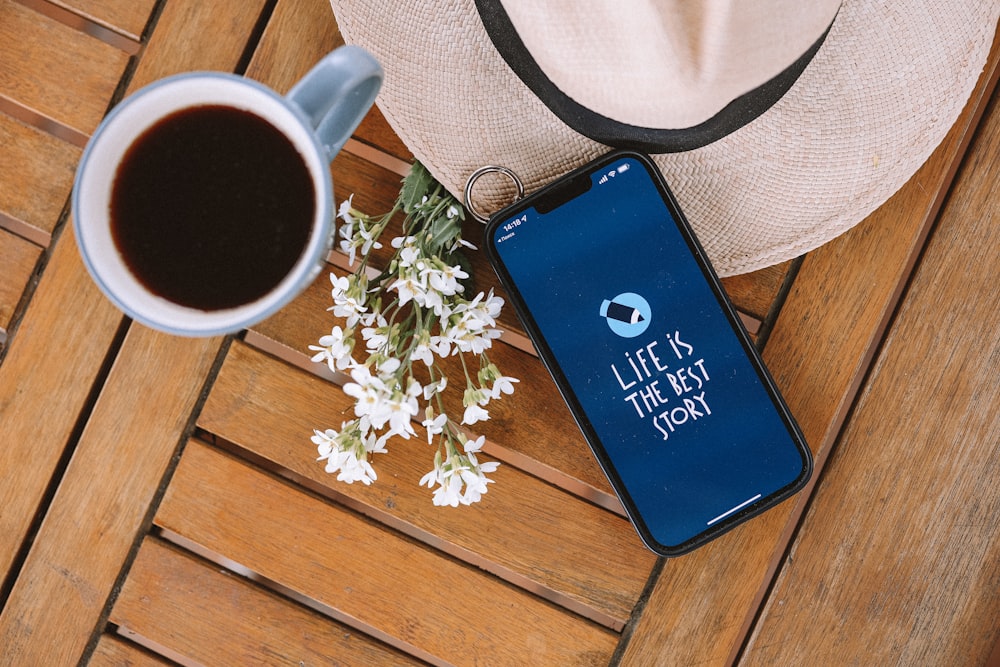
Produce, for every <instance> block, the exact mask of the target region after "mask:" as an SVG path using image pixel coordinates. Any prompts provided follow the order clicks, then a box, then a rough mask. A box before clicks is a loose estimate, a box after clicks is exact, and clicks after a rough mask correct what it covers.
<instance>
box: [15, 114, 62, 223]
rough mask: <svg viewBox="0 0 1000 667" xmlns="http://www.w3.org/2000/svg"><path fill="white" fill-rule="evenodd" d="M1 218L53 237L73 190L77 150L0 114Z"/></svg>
mask: <svg viewBox="0 0 1000 667" xmlns="http://www.w3.org/2000/svg"><path fill="white" fill-rule="evenodd" d="M0 146H3V151H4V159H3V160H0V183H3V188H2V189H0V215H3V216H6V217H10V218H13V219H15V220H18V221H20V222H23V223H25V224H26V225H30V226H31V227H33V228H34V229H36V230H38V236H39V238H44V239H45V240H47V239H48V237H49V236H50V235H51V234H52V230H53V229H54V228H55V226H56V223H57V222H58V221H59V215H60V214H61V213H62V210H63V207H64V206H65V205H66V201H67V200H68V198H69V193H70V189H71V188H72V187H73V174H74V172H75V170H76V163H77V161H78V160H79V159H80V148H78V147H77V146H73V145H71V144H68V143H66V142H64V141H60V140H59V139H56V138H54V137H52V136H51V135H48V134H46V133H44V132H41V131H39V130H37V129H35V128H33V127H30V126H28V125H25V124H24V123H22V122H20V121H17V120H15V119H13V118H11V117H9V116H5V115H3V114H0Z"/></svg>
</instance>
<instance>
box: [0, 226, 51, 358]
mask: <svg viewBox="0 0 1000 667" xmlns="http://www.w3.org/2000/svg"><path fill="white" fill-rule="evenodd" d="M41 253H42V249H41V248H39V247H38V246H36V245H35V244H33V243H29V242H28V241H25V240H24V239H22V238H20V237H18V236H14V235H13V234H11V233H9V232H6V231H4V230H2V229H0V266H2V267H3V269H2V270H0V331H4V330H6V329H7V327H9V326H10V322H11V318H12V317H13V315H14V309H15V308H16V307H17V304H18V302H19V301H20V300H21V294H22V293H23V292H24V290H25V288H26V287H27V285H28V282H29V281H30V280H31V276H32V275H33V273H34V270H35V265H36V264H37V263H38V257H39V255H41ZM0 348H2V344H0Z"/></svg>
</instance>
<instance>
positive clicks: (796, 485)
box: [485, 150, 813, 557]
mask: <svg viewBox="0 0 1000 667" xmlns="http://www.w3.org/2000/svg"><path fill="white" fill-rule="evenodd" d="M622 158H633V159H635V160H637V161H638V162H639V163H641V164H642V165H643V167H644V168H645V170H646V173H647V174H648V175H649V177H650V179H651V180H652V181H653V183H654V184H655V186H656V189H657V191H658V193H659V194H660V196H661V198H662V199H663V202H664V204H665V206H666V207H667V210H668V211H669V212H670V214H671V217H672V218H673V220H674V221H675V223H676V226H677V229H678V231H679V232H680V234H681V236H682V237H683V238H684V241H685V243H686V244H687V247H688V250H689V251H690V252H691V254H692V256H693V257H694V259H695V262H696V264H697V265H698V267H699V269H700V271H701V273H702V276H703V277H704V279H705V281H706V283H707V284H708V285H709V287H710V288H711V291H712V293H713V294H714V296H715V299H716V302H717V303H718V305H719V308H720V309H721V310H722V312H723V314H724V316H725V319H726V321H727V322H728V324H729V326H730V328H731V329H732V331H733V333H734V335H735V336H736V338H737V339H738V341H739V343H740V346H741V347H742V349H743V351H744V354H746V356H747V358H748V359H749V361H750V364H751V366H752V367H753V369H754V371H755V372H756V374H757V376H758V378H759V379H760V382H761V384H762V386H763V387H764V388H765V391H766V393H767V394H768V396H769V397H770V400H771V403H772V404H773V406H774V409H775V410H776V412H777V413H778V415H779V416H780V418H781V420H782V422H783V423H784V425H785V427H786V428H787V429H788V433H789V436H790V438H791V440H792V442H793V443H794V444H795V446H796V448H797V449H798V451H799V454H800V456H801V458H802V462H803V463H802V469H801V471H800V473H799V475H798V476H797V477H796V478H795V480H793V481H792V482H791V483H789V484H787V485H786V486H784V487H782V488H781V489H778V490H777V491H776V492H774V493H772V494H771V495H769V496H766V497H763V498H761V499H760V500H758V501H756V502H754V503H753V504H752V505H750V506H748V507H747V508H745V509H742V510H739V511H737V512H734V513H733V514H732V515H730V516H728V517H726V518H724V519H722V520H720V521H719V522H718V523H716V524H713V525H711V526H708V527H706V529H705V530H703V531H702V532H700V533H698V534H697V535H695V536H694V537H692V538H690V539H688V540H686V541H684V542H682V543H681V544H677V545H666V544H662V543H660V542H659V541H658V540H656V539H655V538H654V537H653V535H652V532H651V531H650V530H649V527H648V525H647V523H646V521H645V519H644V518H643V517H642V515H641V513H640V512H639V511H638V509H637V506H636V505H635V503H634V501H633V500H632V496H631V494H630V493H629V491H628V489H627V488H626V486H625V484H624V483H623V481H622V479H621V477H620V476H619V475H618V473H617V471H616V470H615V467H614V465H613V464H612V462H611V459H610V456H609V455H608V453H607V452H606V451H605V446H604V444H603V442H602V441H601V439H600V438H599V437H598V435H597V432H596V430H595V429H594V428H593V426H592V425H591V422H590V420H589V418H588V416H587V413H586V411H585V410H584V408H583V405H582V404H581V403H580V401H579V399H578V398H577V396H576V393H575V391H574V390H573V388H572V386H571V385H570V383H569V381H568V380H567V379H566V376H565V374H564V373H563V371H562V369H561V368H560V365H559V362H558V360H557V359H556V357H555V355H554V354H553V352H552V350H551V348H550V347H549V345H548V343H547V342H546V340H545V338H544V337H543V336H542V333H541V330H540V329H539V327H538V325H537V324H536V322H535V319H534V317H533V316H532V315H531V312H530V311H529V310H528V308H527V305H526V303H525V300H524V298H523V297H522V295H521V293H520V291H519V289H518V288H517V285H516V284H515V283H514V281H513V279H512V278H511V276H510V274H509V273H508V271H507V268H506V266H505V265H504V263H503V260H502V259H501V257H500V255H499V253H498V251H497V248H496V243H495V238H496V231H497V227H498V226H499V225H500V224H502V223H505V222H507V221H508V220H509V219H511V218H512V217H517V216H518V215H519V214H520V213H521V212H522V211H525V210H527V209H531V208H535V207H536V204H537V203H538V202H539V201H544V202H548V203H549V206H548V208H549V210H552V209H553V208H556V207H557V206H558V205H556V206H552V205H551V203H552V201H553V198H554V199H555V200H556V201H558V200H559V199H560V198H561V197H562V196H563V195H561V194H560V193H561V192H566V191H567V186H569V188H568V189H569V192H571V193H573V194H572V196H571V197H570V198H572V197H576V196H580V194H582V193H580V192H579V187H578V184H579V180H578V179H581V178H587V179H589V178H590V177H591V175H592V174H594V173H595V172H601V171H603V170H605V169H606V168H607V166H608V165H609V164H611V163H613V162H617V161H619V160H621V159H622ZM587 189H588V190H589V188H587ZM542 215H545V213H542ZM485 248H486V254H487V257H488V258H489V261H490V264H491V265H492V266H493V269H494V271H496V273H497V276H498V278H499V279H500V283H501V285H502V286H503V287H504V289H505V290H506V291H507V293H508V296H509V298H510V300H511V302H512V303H513V305H514V310H515V312H516V313H517V316H518V318H519V319H520V320H521V323H522V324H523V325H524V328H525V331H526V332H527V334H528V337H529V338H530V339H531V341H532V343H533V344H534V346H535V349H536V351H537V353H538V356H539V358H540V359H541V360H542V363H543V364H544V365H545V367H546V369H547V370H548V371H549V374H550V375H551V376H552V378H553V380H554V381H555V384H556V387H557V388H558V389H559V393H560V394H561V396H562V398H563V400H564V401H565V402H566V404H567V406H568V407H569V409H570V413H571V414H572V415H573V419H574V420H575V421H576V423H577V426H578V427H579V428H580V431H581V432H582V434H583V436H584V440H585V441H586V442H587V445H588V447H589V448H590V450H591V451H592V452H593V453H594V456H595V458H596V459H597V461H598V463H599V464H600V466H601V469H602V470H603V471H604V473H605V475H606V476H607V477H608V480H609V481H610V483H611V486H612V488H614V490H615V493H616V494H617V495H618V498H619V500H620V501H621V503H622V506H623V507H624V509H625V512H626V514H627V515H628V517H629V519H630V520H631V521H632V524H633V526H635V529H636V531H637V532H638V534H639V536H640V537H641V538H642V540H643V542H644V543H645V544H646V546H647V547H648V548H649V549H650V550H652V551H653V552H655V553H657V554H659V555H661V556H669V557H673V556H680V555H682V554H685V553H688V552H690V551H691V550H693V549H695V548H697V547H699V546H701V545H703V544H705V543H706V542H708V541H710V540H713V539H715V538H717V537H719V536H720V535H722V534H724V533H726V532H728V531H730V530H732V529H733V528H735V527H736V526H738V525H740V524H742V523H744V522H746V521H748V520H749V519H751V518H753V517H755V516H757V515H759V514H761V513H763V512H765V511H767V510H768V509H770V508H772V507H774V506H775V505H777V504H779V503H780V502H782V501H783V500H786V499H787V498H788V497H790V496H792V495H794V494H795V493H796V492H797V491H799V490H801V489H802V487H803V486H805V484H806V483H807V482H808V480H809V478H810V476H811V474H812V465H813V461H812V454H811V452H810V450H809V447H808V445H807V444H806V441H805V438H804V436H803V435H802V432H801V429H800V428H799V426H798V424H797V423H796V421H795V419H794V417H793V416H792V414H791V411H790V410H789V409H788V406H787V404H786V403H785V401H784V399H783V398H782V396H781V393H780V392H779V391H778V388H777V385H776V384H775V382H774V379H773V378H772V376H771V374H770V372H769V371H768V370H767V367H766V366H765V365H764V362H763V359H762V358H761V356H760V353H759V352H758V351H757V348H756V347H755V346H754V344H753V341H752V340H751V339H750V336H749V334H748V333H747V331H746V328H745V327H744V326H743V323H742V322H741V320H740V319H739V315H738V314H737V313H736V309H735V308H734V307H733V304H732V302H731V301H730V299H729V296H728V295H727V294H726V292H725V289H724V288H723V286H722V282H721V281H720V280H719V277H718V275H717V274H716V273H715V270H714V269H713V268H712V266H711V263H710V262H709V260H708V256H707V255H706V254H705V251H704V249H703V248H702V246H701V244H700V242H699V241H698V239H697V237H696V235H695V233H694V230H693V229H692V228H691V226H690V224H689V223H688V222H687V219H686V218H685V217H684V214H683V212H682V211H681V209H680V205H679V204H678V203H677V200H676V199H675V198H674V195H673V193H672V192H671V191H670V188H669V187H668V185H667V183H666V181H665V179H664V178H663V175H662V174H661V173H660V170H659V168H658V167H657V166H656V164H655V163H654V162H653V161H652V160H651V159H650V158H649V157H648V156H646V155H644V154H642V153H638V152H636V151H630V150H616V151H612V152H610V153H607V154H605V155H603V156H601V157H599V158H597V159H596V160H594V161H592V162H590V163H588V164H586V165H584V166H582V167H580V168H578V169H575V170H573V171H571V172H570V173H568V174H566V175H565V176H563V177H561V178H559V179H557V180H556V181H554V182H553V183H551V184H549V185H547V186H546V187H544V188H542V189H540V190H538V191H537V192H535V193H533V194H531V195H529V196H527V197H525V198H523V199H520V200H518V201H517V202H515V203H513V204H511V205H510V206H507V207H505V208H504V209H502V210H500V211H497V212H496V213H494V214H493V215H492V216H490V220H489V222H488V223H487V225H486V230H485Z"/></svg>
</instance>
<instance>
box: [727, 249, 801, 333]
mask: <svg viewBox="0 0 1000 667" xmlns="http://www.w3.org/2000/svg"><path fill="white" fill-rule="evenodd" d="M793 264H794V260H789V261H787V262H783V263H781V264H776V265H774V266H769V267H767V268H764V269H760V270H759V271H754V272H753V273H744V274H742V275H738V276H727V277H725V278H722V286H723V287H724V288H725V290H726V293H727V294H728V295H729V298H730V300H732V302H733V304H734V305H735V306H736V307H737V308H738V309H739V310H740V311H742V312H744V313H747V314H748V315H751V316H752V317H754V318H755V319H757V320H764V319H765V318H766V317H767V316H768V314H769V313H770V312H771V308H772V307H773V306H774V302H775V299H776V298H777V297H778V295H779V293H780V292H781V288H782V286H783V285H784V282H785V278H786V277H787V276H788V272H789V271H790V270H791V268H792V265H793Z"/></svg>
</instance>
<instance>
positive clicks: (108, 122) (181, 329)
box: [71, 71, 334, 336]
mask: <svg viewBox="0 0 1000 667" xmlns="http://www.w3.org/2000/svg"><path fill="white" fill-rule="evenodd" d="M192 82H195V83H198V82H205V83H213V84H221V85H220V86H219V89H218V90H213V91H211V92H210V93H199V94H198V99H196V100H195V99H184V100H181V101H180V102H178V103H176V104H173V103H171V104H169V105H167V108H165V109H163V110H162V111H157V113H155V114H152V115H151V116H150V119H149V120H145V119H144V120H143V121H142V122H140V123H136V124H135V127H132V128H130V129H129V132H128V138H127V140H126V141H124V142H120V145H113V146H108V145H106V142H107V141H110V139H109V138H108V136H109V133H110V132H111V130H110V129H109V128H112V127H114V126H115V125H116V124H117V123H118V122H119V121H118V119H119V118H120V117H122V116H123V115H124V114H128V113H137V112H136V109H137V108H139V107H138V106H137V105H141V104H142V103H143V102H148V101H149V100H150V99H151V97H150V96H154V95H161V96H162V95H165V94H167V93H169V92H170V89H172V88H181V87H187V86H189V85H190V84H191V83H192ZM233 86H236V87H241V88H243V89H245V90H249V91H251V92H250V96H251V97H252V96H254V95H263V96H264V98H266V99H267V100H269V101H270V102H272V103H276V104H277V107H280V108H281V109H282V110H283V113H286V114H288V116H289V117H290V118H285V119H283V120H284V121H288V122H282V123H278V122H276V118H277V117H278V116H279V115H281V113H282V112H278V113H275V112H274V109H275V106H274V105H273V104H272V105H270V106H269V107H268V109H265V110H262V109H261V106H260V105H258V104H256V103H255V102H254V103H252V104H251V103H249V102H248V103H246V104H241V102H243V101H244V100H242V99H241V100H239V101H234V100H232V99H229V98H227V97H226V95H225V94H224V91H226V90H228V91H230V92H232V91H234V90H235V88H233ZM204 105H213V106H214V105H222V106H229V107H232V108H236V109H241V110H244V111H248V112H250V113H254V114H255V115H257V116H259V117H261V118H263V119H264V120H266V121H267V122H269V123H271V124H272V125H275V126H276V127H277V128H278V129H279V131H280V132H282V134H284V135H285V136H286V137H287V138H288V139H289V141H291V142H292V144H293V145H294V146H295V148H296V150H297V151H298V152H299V153H300V155H301V156H302V158H303V160H304V162H305V163H306V166H307V168H308V171H309V173H310V174H311V175H312V176H313V185H314V189H315V191H316V200H315V203H316V211H315V214H314V217H313V221H312V226H311V230H310V236H309V240H308V242H307V244H306V247H305V248H304V249H303V251H302V254H301V256H300V257H299V259H298V260H297V261H296V262H295V264H294V265H293V266H292V268H291V270H290V271H289V272H288V273H287V274H286V275H285V276H284V278H282V280H281V281H280V282H279V283H278V284H277V285H275V286H274V287H273V288H272V289H270V290H268V292H267V293H266V294H264V295H263V296H261V297H260V298H258V299H255V300H254V301H250V302H248V303H244V304H241V305H239V306H235V307H230V308H223V309H219V310H201V309H197V308H191V307H188V306H183V305H180V304H177V303H175V302H172V301H170V300H168V299H165V298H163V297H161V296H159V295H157V294H155V293H153V292H151V291H150V290H149V289H148V288H146V287H145V286H144V285H142V283H141V282H140V281H139V280H138V279H137V278H136V277H135V276H134V274H132V272H131V271H130V270H129V269H128V268H127V266H126V265H125V264H124V261H123V260H122V259H121V254H120V252H119V250H118V248H117V247H116V246H115V244H114V243H113V242H112V243H111V251H112V252H114V253H115V255H116V256H115V257H113V258H110V259H108V258H103V260H102V261H98V259H97V258H95V257H94V253H95V250H94V248H92V247H91V242H92V240H93V235H94V234H99V235H103V234H105V233H107V234H108V235H110V231H109V230H110V214H105V215H104V217H103V218H102V220H103V224H101V225H98V228H97V229H96V230H94V229H93V227H94V225H93V224H92V223H88V222H87V221H86V220H85V219H84V218H85V217H86V215H87V214H86V213H84V211H86V210H87V203H88V201H86V199H87V198H91V199H93V198H97V203H98V204H99V203H100V202H101V200H102V199H104V200H109V197H110V195H108V194H107V189H108V188H110V187H111V186H113V183H114V180H115V174H117V171H118V166H119V165H120V161H121V158H122V157H123V156H124V155H125V153H126V152H127V151H128V148H129V147H130V146H132V145H133V143H134V142H135V140H136V139H137V138H138V137H139V136H141V135H142V134H144V133H145V132H146V131H148V130H149V128H151V127H153V126H154V125H155V124H156V123H157V122H159V121H160V120H161V119H163V118H164V117H166V116H168V115H170V114H173V113H175V112H177V111H180V110H182V109H186V108H196V107H198V106H204ZM291 119H294V121H295V122H296V123H297V124H298V125H299V126H301V129H302V130H303V131H302V133H301V134H299V133H297V134H296V136H289V132H288V131H287V128H288V127H289V126H290V125H292V123H291V122H290V120H291ZM100 151H105V152H106V153H108V154H110V155H111V156H112V157H114V162H113V164H112V165H110V166H111V167H113V169H111V171H112V172H113V173H111V174H110V175H107V174H104V177H105V178H106V179H107V180H108V181H109V185H108V187H107V188H103V190H104V192H103V193H100V192H99V193H94V192H89V191H88V190H87V186H88V184H89V183H90V181H92V180H93V179H99V178H100V177H101V174H96V175H95V174H93V173H92V172H91V170H90V169H88V165H90V164H91V162H92V161H93V160H94V159H95V158H94V156H95V155H96V154H97V153H98V152H100ZM102 183H103V180H98V182H97V184H96V186H97V187H101V185H102ZM105 195H107V197H105ZM333 200H334V193H333V182H332V178H331V174H330V158H329V157H328V155H327V152H326V150H325V149H324V148H323V146H322V145H321V143H320V141H319V138H318V137H317V135H316V132H315V130H314V128H313V125H312V123H311V122H310V120H309V118H308V117H307V116H306V115H305V114H304V113H303V112H302V110H301V109H299V108H298V106H297V105H296V104H294V103H293V102H292V101H291V100H289V99H288V98H287V97H285V96H283V95H280V94H279V93H277V92H276V91H274V90H272V89H271V88H269V87H268V86H266V85H264V84H262V83H260V82H258V81H254V80H253V79H249V78H247V77H245V76H241V75H238V74H231V73H228V72H213V71H194V72H185V73H182V74H175V75H172V76H168V77H165V78H162V79H159V80H157V81H154V82H152V83H150V84H148V85H146V86H143V87H142V88H140V89H139V90H137V91H136V92H135V93H132V94H131V95H129V96H128V97H126V98H125V99H123V100H122V101H121V102H119V103H118V104H117V105H115V107H114V108H112V109H111V111H110V112H109V113H108V114H107V115H106V116H105V117H104V119H102V121H101V123H100V124H99V125H98V127H97V129H96V130H95V131H94V133H93V135H92V136H91V138H90V140H89V141H88V142H87V145H86V147H85V148H84V151H83V154H82V156H81V158H80V162H79V166H78V167H77V171H76V175H75V177H74V183H73V193H72V197H71V208H72V213H73V231H74V233H75V235H76V242H77V247H78V248H79V250H80V255H81V257H82V258H83V262H84V265H85V266H86V268H87V271H88V272H89V273H90V275H91V277H92V278H93V280H94V282H95V283H96V284H97V286H98V287H99V288H100V290H101V291H102V292H103V293H104V294H105V296H107V297H108V299H109V300H111V301H112V303H114V304H115V305H116V306H117V307H118V308H119V309H120V310H122V311H123V312H124V313H125V314H126V315H128V316H129V317H131V318H132V319H134V320H136V321H138V322H140V323H142V324H144V325H146V326H149V327H152V328H154V329H157V330H160V331H163V332H166V333H169V334H173V335H178V336H215V335H223V334H230V333H235V332H238V331H240V330H242V329H245V328H247V327H248V326H251V325H253V324H255V323H257V322H260V321H262V320H264V319H266V318H268V317H270V316H271V315H273V314H274V313H275V312H277V311H278V310H280V309H281V308H282V307H284V306H285V305H286V304H287V303H288V302H289V301H291V300H292V299H294V298H295V296H297V295H298V294H299V293H300V292H301V291H302V290H303V289H305V287H306V286H307V285H308V284H309V283H311V282H312V281H313V280H314V279H315V277H316V276H317V275H318V274H319V272H320V270H321V268H322V261H323V260H324V259H325V258H326V255H327V253H328V252H329V250H330V248H331V245H332V241H333V222H334V220H333ZM109 262H110V263H111V264H113V265H114V266H113V267H111V266H108V263H109Z"/></svg>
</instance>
